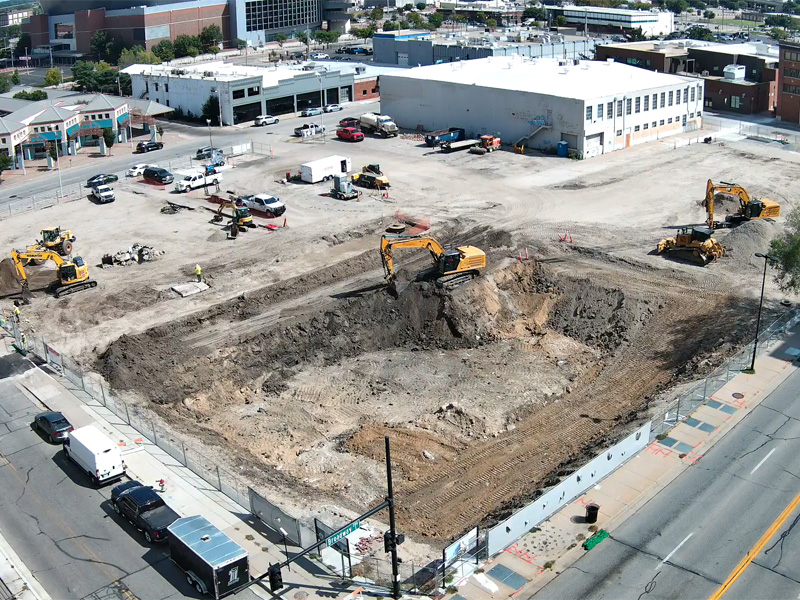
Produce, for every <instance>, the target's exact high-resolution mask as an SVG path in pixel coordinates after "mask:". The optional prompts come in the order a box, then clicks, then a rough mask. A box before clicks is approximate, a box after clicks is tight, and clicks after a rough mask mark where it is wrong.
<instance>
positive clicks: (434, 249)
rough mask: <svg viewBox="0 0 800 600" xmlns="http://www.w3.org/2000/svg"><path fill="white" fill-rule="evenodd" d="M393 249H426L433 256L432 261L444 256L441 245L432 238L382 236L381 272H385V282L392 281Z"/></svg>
mask: <svg viewBox="0 0 800 600" xmlns="http://www.w3.org/2000/svg"><path fill="white" fill-rule="evenodd" d="M395 248H426V249H427V250H428V251H429V252H430V253H431V256H433V260H434V261H438V260H439V258H440V257H441V256H442V254H444V248H443V247H442V245H441V244H440V243H439V242H438V241H436V240H435V239H434V238H432V237H426V236H407V235H384V236H382V237H381V259H382V261H383V270H384V271H385V272H386V280H387V281H391V280H392V279H394V275H395V273H394V257H393V255H392V250H394V249H395Z"/></svg>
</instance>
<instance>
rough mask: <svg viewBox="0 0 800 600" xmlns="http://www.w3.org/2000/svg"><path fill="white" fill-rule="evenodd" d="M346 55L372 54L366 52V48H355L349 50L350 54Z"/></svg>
mask: <svg viewBox="0 0 800 600" xmlns="http://www.w3.org/2000/svg"><path fill="white" fill-rule="evenodd" d="M348 54H372V52H367V49H366V48H362V47H360V46H357V47H355V48H350V52H349V53H348Z"/></svg>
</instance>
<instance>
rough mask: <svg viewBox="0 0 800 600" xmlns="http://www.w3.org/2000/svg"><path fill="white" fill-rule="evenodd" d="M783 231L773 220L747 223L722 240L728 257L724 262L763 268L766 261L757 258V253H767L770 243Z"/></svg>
mask: <svg viewBox="0 0 800 600" xmlns="http://www.w3.org/2000/svg"><path fill="white" fill-rule="evenodd" d="M782 231H783V227H782V226H781V225H780V224H778V223H776V222H775V221H772V220H768V219H760V220H756V221H746V222H744V223H742V224H741V225H739V226H738V227H735V228H734V229H731V230H730V232H729V233H728V235H727V236H725V237H724V238H722V239H721V242H722V245H723V246H725V251H726V255H727V258H726V259H723V260H728V261H730V262H733V263H735V264H737V265H741V266H752V267H758V268H763V267H764V259H763V258H758V257H756V256H755V254H756V252H759V253H762V254H764V253H766V252H767V251H768V250H769V244H770V242H771V241H772V240H773V239H774V238H775V237H777V236H778V235H780V233H781V232H782Z"/></svg>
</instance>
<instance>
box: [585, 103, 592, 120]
mask: <svg viewBox="0 0 800 600" xmlns="http://www.w3.org/2000/svg"><path fill="white" fill-rule="evenodd" d="M586 120H587V121H591V120H592V107H591V106H587V107H586Z"/></svg>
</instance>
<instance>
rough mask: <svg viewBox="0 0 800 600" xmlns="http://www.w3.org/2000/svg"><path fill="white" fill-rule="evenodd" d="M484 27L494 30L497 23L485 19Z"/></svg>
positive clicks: (493, 20)
mask: <svg viewBox="0 0 800 600" xmlns="http://www.w3.org/2000/svg"><path fill="white" fill-rule="evenodd" d="M486 26H487V27H488V28H489V29H494V28H495V27H497V21H496V20H495V19H486Z"/></svg>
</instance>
